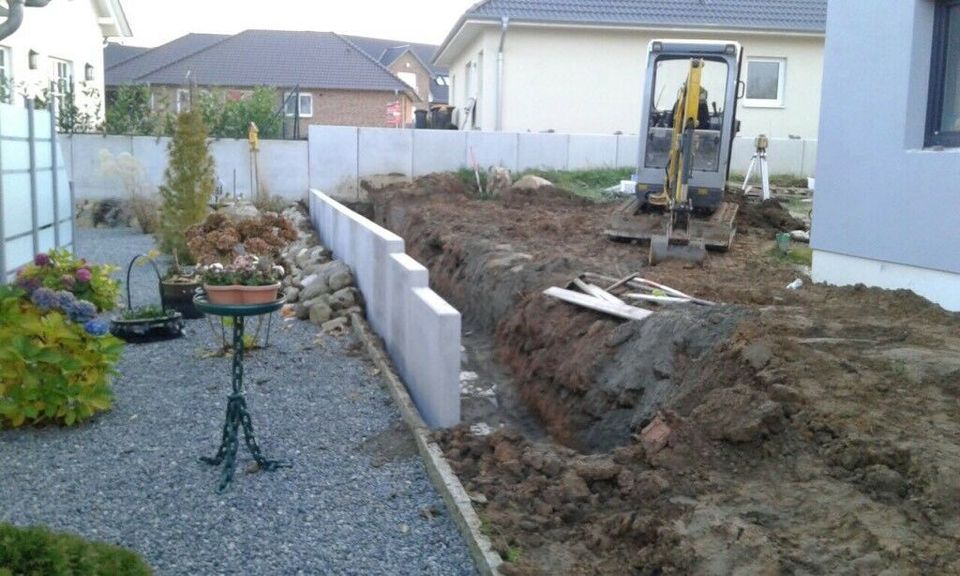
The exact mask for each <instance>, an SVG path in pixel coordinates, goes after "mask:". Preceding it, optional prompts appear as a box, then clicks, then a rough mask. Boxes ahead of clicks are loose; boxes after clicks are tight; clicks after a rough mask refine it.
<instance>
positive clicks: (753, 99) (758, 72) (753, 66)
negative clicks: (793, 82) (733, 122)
mask: <svg viewBox="0 0 960 576" xmlns="http://www.w3.org/2000/svg"><path fill="white" fill-rule="evenodd" d="M786 67H787V63H786V61H785V60H783V59H782V58H748V59H747V91H746V94H744V98H743V104H744V105H745V106H761V107H762V106H766V107H768V108H779V107H781V106H783V78H784V71H785V69H786Z"/></svg>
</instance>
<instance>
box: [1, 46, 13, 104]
mask: <svg viewBox="0 0 960 576" xmlns="http://www.w3.org/2000/svg"><path fill="white" fill-rule="evenodd" d="M12 78H13V74H12V72H11V71H10V49H9V48H7V47H6V46H0V102H7V103H9V102H12V101H13V82H12Z"/></svg>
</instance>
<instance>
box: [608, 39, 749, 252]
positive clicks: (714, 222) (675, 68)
mask: <svg viewBox="0 0 960 576" xmlns="http://www.w3.org/2000/svg"><path fill="white" fill-rule="evenodd" d="M740 56H741V49H740V45H739V44H737V43H736V42H702V41H694V40H654V41H653V42H651V43H650V45H649V48H648V55H647V73H646V82H645V90H644V100H643V108H642V110H643V114H642V116H641V126H640V134H641V135H642V136H641V138H640V142H639V155H638V162H637V170H636V173H635V174H634V177H633V180H634V181H635V182H636V190H635V191H636V194H635V197H634V198H632V199H631V200H630V201H628V202H626V203H624V205H622V206H620V207H619V208H618V210H617V211H616V212H615V214H614V216H613V218H612V220H611V222H610V225H609V228H608V230H607V234H608V236H610V237H612V238H619V239H636V240H649V241H650V242H651V261H655V260H658V259H663V258H662V257H660V256H674V255H678V256H681V257H685V258H686V259H693V260H702V259H703V257H705V255H706V252H705V248H706V247H712V248H716V249H721V250H725V249H727V248H729V246H730V243H731V242H732V240H733V236H734V234H735V233H736V229H735V227H734V219H735V217H736V211H737V206H736V204H732V203H727V202H724V192H725V189H726V182H727V177H728V175H729V171H730V154H731V150H732V148H733V140H734V136H735V135H736V131H737V121H736V105H737V95H738V87H739V77H740ZM684 244H685V245H687V246H688V247H689V248H688V249H686V250H679V249H677V250H674V251H673V252H675V254H668V253H667V249H668V248H670V246H671V245H684ZM658 251H659V254H655V252H658Z"/></svg>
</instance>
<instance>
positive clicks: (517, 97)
mask: <svg viewBox="0 0 960 576" xmlns="http://www.w3.org/2000/svg"><path fill="white" fill-rule="evenodd" d="M467 33H468V34H473V35H474V37H473V38H472V39H470V40H469V41H467V40H464V41H463V42H462V44H459V43H458V46H457V48H456V49H455V50H456V53H455V54H454V53H451V54H447V55H444V60H443V61H442V62H441V64H449V66H450V73H451V78H452V80H453V88H452V90H453V92H454V97H455V99H456V101H455V102H452V103H453V104H454V105H456V106H457V107H458V108H461V109H462V108H463V106H464V105H465V104H466V102H467V98H468V97H469V95H468V94H466V90H465V86H464V84H465V82H464V69H465V66H466V64H467V63H468V62H471V61H473V62H476V61H478V60H479V58H478V55H479V54H480V52H481V51H482V52H483V54H484V57H483V66H484V70H483V71H482V72H481V75H482V77H483V93H482V94H481V95H480V96H479V98H480V100H479V104H478V105H479V111H480V114H479V116H478V118H479V121H480V124H479V128H480V129H482V130H487V131H492V130H495V129H496V126H495V123H496V81H497V72H496V66H497V50H498V43H499V40H500V27H499V23H496V24H493V23H491V24H490V25H479V24H477V25H470V28H469V30H468V31H467ZM654 38H697V39H704V40H708V39H715V40H733V41H738V42H740V43H741V44H742V45H743V56H744V73H746V61H747V59H748V58H750V57H757V58H780V59H784V60H785V62H786V68H785V78H784V98H783V105H782V106H779V107H760V106H755V105H751V104H748V103H742V104H741V105H740V107H739V110H738V118H739V119H740V120H741V121H742V132H741V135H742V136H744V137H746V138H749V139H752V138H754V137H755V136H756V135H757V134H761V133H762V134H766V135H768V136H772V137H776V138H787V137H789V136H791V135H792V136H799V137H801V138H805V139H814V140H815V139H816V138H817V130H818V112H819V108H820V84H821V75H822V63H823V42H824V40H823V37H822V36H819V35H790V34H776V35H774V34H764V33H744V32H743V31H729V32H723V31H719V32H713V31H706V30H697V31H682V32H681V31H665V30H664V31H661V30H626V29H610V28H605V29H595V30H594V29H589V28H583V27H563V26H550V27H539V26H533V25H522V24H514V25H512V26H511V27H510V29H509V31H508V33H507V37H506V43H505V45H504V80H503V94H504V101H503V130H505V131H509V132H526V131H532V132H542V131H546V130H555V131H557V132H571V133H614V132H617V131H620V132H623V133H627V134H629V133H634V134H635V133H637V131H638V130H639V126H640V114H641V102H642V95H643V83H644V73H645V71H646V65H647V63H646V53H647V45H648V43H649V42H650V40H652V39H654ZM461 45H462V48H461V47H460V46H461ZM461 126H462V124H461Z"/></svg>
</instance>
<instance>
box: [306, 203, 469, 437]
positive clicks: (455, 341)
mask: <svg viewBox="0 0 960 576" xmlns="http://www.w3.org/2000/svg"><path fill="white" fill-rule="evenodd" d="M308 202H309V206H310V220H311V222H312V223H313V226H314V228H315V229H316V230H317V233H318V234H319V235H320V239H321V241H322V242H323V244H324V245H325V246H327V247H328V248H330V249H331V250H332V251H333V253H334V255H336V256H337V258H339V259H341V260H342V261H344V262H345V263H346V264H347V265H349V266H350V269H351V270H352V271H353V274H354V276H355V277H356V279H357V287H358V288H360V291H361V292H362V293H363V299H364V301H365V302H366V307H367V310H366V313H367V320H368V321H369V322H370V326H371V327H372V328H373V329H374V331H376V332H377V334H379V335H380V337H381V338H383V341H384V344H385V345H386V349H387V353H388V354H389V355H390V358H391V359H392V360H393V363H394V365H395V366H396V368H397V371H398V372H399V373H400V376H402V377H403V381H404V383H405V384H406V386H407V389H408V390H409V391H410V396H411V397H412V398H413V401H414V403H415V404H416V405H417V409H418V410H419V411H420V414H421V415H422V416H423V419H424V420H425V421H426V422H427V424H429V425H430V426H454V425H456V424H457V423H459V422H460V313H459V312H457V310H456V309H455V308H453V307H452V306H450V305H449V304H448V303H447V302H446V301H444V300H443V299H442V298H440V296H438V295H437V294H436V293H435V292H433V291H432V290H430V288H429V287H428V277H427V269H426V268H424V267H423V265H421V264H420V263H418V262H417V261H416V260H414V259H413V258H410V257H409V256H408V255H407V254H405V253H404V242H403V239H402V238H400V237H399V236H397V235H396V234H394V233H392V232H390V231H389V230H386V229H385V228H383V227H381V226H378V225H377V224H375V223H373V222H371V221H370V220H368V219H366V218H364V217H363V216H361V215H359V214H357V213H356V212H354V211H352V210H350V209H349V208H347V207H346V206H344V205H343V204H340V203H339V202H337V201H336V200H334V199H333V198H331V197H330V196H328V195H326V194H324V193H322V192H320V191H319V190H311V191H310V196H309V201H308Z"/></svg>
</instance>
